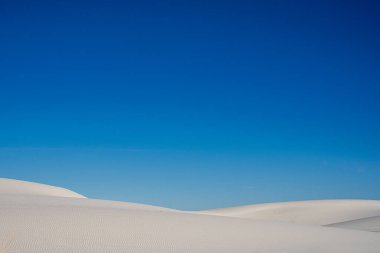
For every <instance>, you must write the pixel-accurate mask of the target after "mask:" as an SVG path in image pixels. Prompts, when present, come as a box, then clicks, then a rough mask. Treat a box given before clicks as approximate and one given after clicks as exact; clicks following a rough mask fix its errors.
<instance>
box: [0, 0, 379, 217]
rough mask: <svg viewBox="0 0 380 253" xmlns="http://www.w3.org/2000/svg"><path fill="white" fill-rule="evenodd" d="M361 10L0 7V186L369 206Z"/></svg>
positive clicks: (369, 44)
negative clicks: (13, 183)
mask: <svg viewBox="0 0 380 253" xmlns="http://www.w3.org/2000/svg"><path fill="white" fill-rule="evenodd" d="M379 7H380V6H379V5H378V3H376V1H188V2H187V3H184V2H179V1H135V2H132V1H125V2H124V3H122V2H121V1H91V2H87V1H61V2H53V1H32V2H31V1H2V2H1V3H0V24H1V28H0V29H1V35H0V36H1V40H0V56H1V57H0V73H1V74H0V176H2V177H10V178H17V179H23V180H31V181H37V182H42V183H48V184H55V185H60V186H64V187H68V188H72V189H73V190H76V191H78V192H80V193H82V194H85V195H88V196H90V197H94V198H107V199H116V200H125V201H134V202H142V203H150V204H157V205H163V206H168V207H175V208H182V209H202V208H210V207H220V206H229V205H238V204H249V203H258V202H271V201H286V200H302V199H318V198H368V199H380V187H379V186H378V185H379V183H378V182H379V181H380V85H379V83H380V71H379V70H380V69H379V67H380V47H379V45H380V30H379V28H378V27H379V26H378V25H379V23H380V20H379V17H378V13H377V10H378V8H379Z"/></svg>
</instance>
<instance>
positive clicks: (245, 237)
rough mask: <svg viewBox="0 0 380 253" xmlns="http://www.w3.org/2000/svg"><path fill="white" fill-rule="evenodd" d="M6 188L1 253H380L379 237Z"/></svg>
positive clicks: (0, 189) (0, 196) (0, 206)
mask: <svg viewBox="0 0 380 253" xmlns="http://www.w3.org/2000/svg"><path fill="white" fill-rule="evenodd" d="M5 181H6V184H8V185H9V184H10V182H9V181H8V180H5ZM1 182H4V180H1V181H0V185H1ZM18 183H20V181H14V182H13V184H18ZM13 184H10V185H12V187H13V188H12V189H14V188H17V189H19V188H18V187H17V186H14V185H13ZM21 184H24V182H21ZM36 187H37V188H38V189H41V188H40V187H41V186H40V185H36ZM4 188H6V186H4V185H3V186H0V252H1V253H4V252H7V253H21V252H29V253H37V252H38V253H51V252H58V253H68V252H73V253H76V252H78V253H79V252H81V253H84V252H91V253H105V252H111V253H116V252H130V253H148V252H149V253H153V252H155V253H172V252H173V253H174V252H181V253H258V252H260V253H280V252H281V253H306V252H307V253H309V252H324V253H333V252H334V253H339V252H342V253H343V252H345V253H347V252H348V253H354V252H358V253H359V252H360V253H363V252H365V253H379V252H380V234H378V233H372V232H365V231H356V230H347V229H340V228H333V227H322V226H318V225H302V224H301V225H300V224H291V223H287V222H283V221H273V220H265V221H263V220H255V219H251V218H248V219H246V218H239V217H223V216H219V215H215V214H212V215H209V214H204V213H200V212H183V211H177V210H172V209H166V208H161V207H154V206H148V205H139V204H131V203H124V202H115V201H104V200H91V199H86V198H78V196H77V194H73V195H72V197H70V196H67V195H70V194H67V193H69V192H70V191H68V192H66V193H64V194H57V193H56V192H55V190H56V189H55V188H54V187H53V188H50V186H49V187H47V188H44V189H52V191H53V192H54V194H56V196H52V194H53V193H51V194H50V193H49V192H48V190H47V192H45V194H43V191H42V190H38V191H37V190H32V192H38V193H39V194H30V193H29V192H25V194H20V191H19V190H17V191H16V192H17V194H15V193H14V190H9V189H8V190H7V189H4ZM64 192H65V191H64ZM79 196H80V195H79ZM355 203H357V202H355ZM371 208H372V207H371ZM371 212H372V211H371ZM205 213H207V212H205ZM342 215H344V214H342Z"/></svg>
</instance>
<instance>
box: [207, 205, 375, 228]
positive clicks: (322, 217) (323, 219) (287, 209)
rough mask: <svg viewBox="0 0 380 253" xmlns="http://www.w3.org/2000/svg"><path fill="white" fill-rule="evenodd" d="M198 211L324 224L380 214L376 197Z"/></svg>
mask: <svg viewBox="0 0 380 253" xmlns="http://www.w3.org/2000/svg"><path fill="white" fill-rule="evenodd" d="M200 213H204V214H211V215H220V216H229V217H238V218H246V219H255V220H270V221H283V222H289V223H298V224H310V225H327V224H331V223H338V222H344V221H351V220H356V219H361V218H367V217H372V216H378V215H380V201H377V200H312V201H296V202H283V203H281V202H280V203H270V204H258V205H248V206H237V207H229V208H221V209H213V210H206V211H202V212H200Z"/></svg>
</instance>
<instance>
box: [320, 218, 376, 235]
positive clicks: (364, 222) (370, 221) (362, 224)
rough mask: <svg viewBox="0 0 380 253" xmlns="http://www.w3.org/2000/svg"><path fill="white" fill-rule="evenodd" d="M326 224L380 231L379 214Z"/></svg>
mask: <svg viewBox="0 0 380 253" xmlns="http://www.w3.org/2000/svg"><path fill="white" fill-rule="evenodd" d="M327 226H329V227H336V228H346V229H356V230H362V231H370V232H377V233H380V216H374V217H368V218H362V219H357V220H351V221H345V222H340V223H334V224H329V225H327Z"/></svg>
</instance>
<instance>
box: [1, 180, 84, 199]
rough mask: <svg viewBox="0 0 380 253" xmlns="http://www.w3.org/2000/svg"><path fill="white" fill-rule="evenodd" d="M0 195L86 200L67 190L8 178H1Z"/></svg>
mask: <svg viewBox="0 0 380 253" xmlns="http://www.w3.org/2000/svg"><path fill="white" fill-rule="evenodd" d="M0 194H12V195H40V196H55V197H70V198H85V197H84V196H82V195H80V194H78V193H76V192H73V191H70V190H67V189H65V188H61V187H56V186H50V185H45V184H38V183H32V182H26V181H21V180H14V179H7V178H0Z"/></svg>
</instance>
